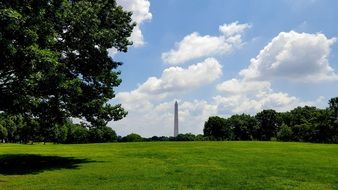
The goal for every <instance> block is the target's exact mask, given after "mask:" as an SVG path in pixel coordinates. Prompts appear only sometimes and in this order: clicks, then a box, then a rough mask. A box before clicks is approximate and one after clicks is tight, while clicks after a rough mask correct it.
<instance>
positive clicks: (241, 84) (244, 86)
mask: <svg viewBox="0 0 338 190" xmlns="http://www.w3.org/2000/svg"><path fill="white" fill-rule="evenodd" d="M216 88H217V90H218V91H220V92H226V93H229V94H243V93H259V92H268V91H270V89H271V84H270V82H267V81H243V80H238V79H231V80H227V81H224V82H223V83H221V84H218V85H217V86H216Z"/></svg>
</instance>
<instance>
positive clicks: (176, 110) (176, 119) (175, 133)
mask: <svg viewBox="0 0 338 190" xmlns="http://www.w3.org/2000/svg"><path fill="white" fill-rule="evenodd" d="M177 135H178V104H177V101H175V117H174V137H177Z"/></svg>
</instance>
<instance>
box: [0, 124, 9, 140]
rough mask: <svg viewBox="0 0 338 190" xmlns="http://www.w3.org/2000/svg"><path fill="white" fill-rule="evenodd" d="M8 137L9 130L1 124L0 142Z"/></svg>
mask: <svg viewBox="0 0 338 190" xmlns="http://www.w3.org/2000/svg"><path fill="white" fill-rule="evenodd" d="M7 135H8V132H7V129H6V128H5V127H3V126H2V125H1V124H0V142H1V141H4V140H5V139H6V137H7Z"/></svg>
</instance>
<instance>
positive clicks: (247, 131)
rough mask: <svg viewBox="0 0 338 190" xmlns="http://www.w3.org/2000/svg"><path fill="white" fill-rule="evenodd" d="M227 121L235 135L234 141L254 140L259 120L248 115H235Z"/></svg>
mask: <svg viewBox="0 0 338 190" xmlns="http://www.w3.org/2000/svg"><path fill="white" fill-rule="evenodd" d="M227 121H228V122H229V123H230V126H231V127H230V128H231V129H232V130H233V133H234V140H253V139H254V133H255V129H256V128H255V127H256V126H257V120H256V119H255V118H254V117H252V116H250V115H247V114H241V115H233V116H231V117H230V118H229V119H227Z"/></svg>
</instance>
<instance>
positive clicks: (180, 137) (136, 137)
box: [117, 133, 210, 142]
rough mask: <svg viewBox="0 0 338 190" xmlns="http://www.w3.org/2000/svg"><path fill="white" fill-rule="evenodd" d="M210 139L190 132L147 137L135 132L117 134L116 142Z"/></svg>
mask: <svg viewBox="0 0 338 190" xmlns="http://www.w3.org/2000/svg"><path fill="white" fill-rule="evenodd" d="M206 140H210V138H209V137H205V136H203V135H201V134H199V135H194V134H191V133H186V134H178V135H177V136H176V137H172V136H171V137H168V136H153V137H149V138H145V137H141V135H139V134H136V133H131V134H129V135H126V136H124V137H121V136H118V137H117V141H118V142H152V141H206Z"/></svg>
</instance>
